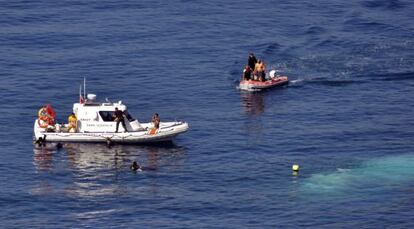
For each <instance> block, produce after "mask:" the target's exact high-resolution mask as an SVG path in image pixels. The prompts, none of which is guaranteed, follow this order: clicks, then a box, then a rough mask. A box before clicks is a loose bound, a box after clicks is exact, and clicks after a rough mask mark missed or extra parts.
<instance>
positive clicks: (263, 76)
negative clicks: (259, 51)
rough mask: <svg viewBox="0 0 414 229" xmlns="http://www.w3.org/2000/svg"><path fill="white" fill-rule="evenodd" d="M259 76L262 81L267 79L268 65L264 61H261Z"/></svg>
mask: <svg viewBox="0 0 414 229" xmlns="http://www.w3.org/2000/svg"><path fill="white" fill-rule="evenodd" d="M258 76H259V80H260V81H262V82H264V81H265V80H266V65H265V64H264V62H263V61H259V67H258Z"/></svg>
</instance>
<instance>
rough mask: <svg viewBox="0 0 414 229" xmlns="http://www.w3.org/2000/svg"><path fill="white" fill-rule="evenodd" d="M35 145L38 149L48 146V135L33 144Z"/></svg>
mask: <svg viewBox="0 0 414 229" xmlns="http://www.w3.org/2000/svg"><path fill="white" fill-rule="evenodd" d="M33 144H35V145H37V146H38V147H42V146H46V135H43V138H42V137H39V138H38V139H37V140H36V141H34V142H33Z"/></svg>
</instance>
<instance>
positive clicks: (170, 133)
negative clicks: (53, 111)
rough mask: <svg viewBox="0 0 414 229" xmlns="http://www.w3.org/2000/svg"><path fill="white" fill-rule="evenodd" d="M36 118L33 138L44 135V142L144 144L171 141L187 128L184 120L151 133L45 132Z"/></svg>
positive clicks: (164, 124)
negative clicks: (39, 126)
mask: <svg viewBox="0 0 414 229" xmlns="http://www.w3.org/2000/svg"><path fill="white" fill-rule="evenodd" d="M36 123H37V120H36V122H35V138H36V139H38V138H39V137H42V138H43V137H44V136H46V142H108V141H110V142H114V143H129V144H139V143H142V144H145V143H156V142H168V141H172V139H173V138H174V137H176V136H177V135H178V134H181V133H184V132H186V131H187V130H188V128H189V127H188V123H186V122H169V123H163V125H162V126H161V128H160V129H159V130H158V131H157V132H156V133H155V134H151V133H150V129H148V130H142V131H134V132H125V133H115V132H83V133H68V132H47V131H45V129H42V128H38V126H37V124H36Z"/></svg>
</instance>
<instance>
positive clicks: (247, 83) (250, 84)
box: [239, 76, 289, 91]
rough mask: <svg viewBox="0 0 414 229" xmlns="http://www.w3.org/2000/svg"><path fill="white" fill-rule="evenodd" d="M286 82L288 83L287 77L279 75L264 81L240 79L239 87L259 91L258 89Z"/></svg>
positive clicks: (281, 84)
mask: <svg viewBox="0 0 414 229" xmlns="http://www.w3.org/2000/svg"><path fill="white" fill-rule="evenodd" d="M288 83H289V80H288V77H286V76H279V77H275V78H272V79H270V80H266V81H264V82H261V81H253V80H242V81H240V84H239V88H240V89H241V90H247V91H259V90H263V89H268V88H272V87H278V86H283V85H286V84H288Z"/></svg>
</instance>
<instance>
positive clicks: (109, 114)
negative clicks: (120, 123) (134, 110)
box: [99, 110, 135, 122]
mask: <svg viewBox="0 0 414 229" xmlns="http://www.w3.org/2000/svg"><path fill="white" fill-rule="evenodd" d="M124 114H125V117H126V118H127V119H128V121H129V122H133V121H135V119H134V118H133V117H132V116H131V115H130V114H129V113H128V111H126V110H125V111H124ZM99 115H100V116H101V118H102V120H103V121H104V122H113V121H114V120H115V119H114V112H113V111H99Z"/></svg>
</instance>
